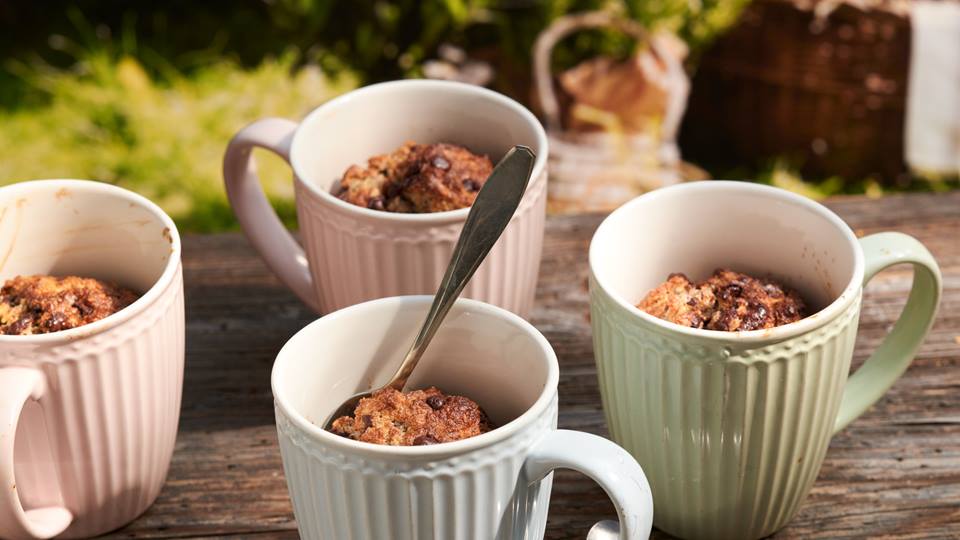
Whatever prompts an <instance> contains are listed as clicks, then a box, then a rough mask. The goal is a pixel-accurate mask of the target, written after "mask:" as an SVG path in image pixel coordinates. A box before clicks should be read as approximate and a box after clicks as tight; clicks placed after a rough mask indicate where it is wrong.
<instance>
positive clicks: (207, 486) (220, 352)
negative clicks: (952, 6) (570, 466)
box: [112, 193, 960, 540]
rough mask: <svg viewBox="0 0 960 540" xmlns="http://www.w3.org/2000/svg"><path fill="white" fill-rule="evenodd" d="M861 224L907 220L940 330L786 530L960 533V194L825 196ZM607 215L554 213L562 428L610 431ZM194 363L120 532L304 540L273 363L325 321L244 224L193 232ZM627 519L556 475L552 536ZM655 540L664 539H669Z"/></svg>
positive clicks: (902, 288) (871, 226)
mask: <svg viewBox="0 0 960 540" xmlns="http://www.w3.org/2000/svg"><path fill="white" fill-rule="evenodd" d="M828 205H829V206H830V207H831V208H833V209H834V210H836V211H837V212H838V213H839V214H840V215H841V216H842V217H843V218H844V219H845V220H847V222H848V223H850V225H851V227H853V228H854V229H855V230H856V231H857V233H858V234H861V235H862V234H870V233H873V232H878V231H881V230H891V229H895V230H900V231H903V232H906V233H908V234H912V235H914V236H916V237H917V238H919V239H920V240H921V241H922V242H924V243H925V244H926V245H927V246H928V247H929V248H930V250H931V252H933V254H934V256H935V257H936V258H937V260H938V261H939V263H940V264H941V266H942V268H943V272H944V284H945V291H944V299H943V303H942V305H941V309H940V314H939V316H938V318H937V321H936V323H935V325H934V329H933V332H932V334H931V336H930V338H929V339H928V341H927V343H926V344H925V345H924V347H923V349H922V350H921V351H920V354H919V355H918V357H917V359H916V360H915V361H914V363H913V365H912V366H911V368H910V369H909V370H908V372H907V374H906V375H905V376H904V378H903V379H902V380H900V381H899V382H898V383H897V384H896V385H895V386H894V387H893V389H892V390H891V391H890V392H889V393H888V394H887V396H886V397H884V398H883V399H882V400H880V402H879V403H878V404H877V405H876V406H875V407H874V408H872V409H871V410H870V411H868V412H867V413H866V414H865V415H864V416H863V417H861V418H860V419H858V420H857V421H856V422H854V423H853V424H852V425H851V426H850V427H848V428H847V429H846V430H844V431H843V432H841V433H840V434H838V435H837V436H836V437H835V438H834V439H833V441H832V443H831V445H830V450H829V452H828V454H827V458H826V461H825V462H824V465H823V468H822V470H821V472H820V476H819V478H818V480H817V483H816V485H815V486H814V488H813V491H812V493H811V495H810V497H809V498H808V499H807V501H806V502H805V504H804V505H803V507H802V509H801V511H800V514H799V515H798V516H797V517H796V518H795V519H794V520H793V522H792V523H791V524H790V526H789V527H788V528H787V529H785V530H784V531H782V532H781V533H779V534H778V535H777V538H791V539H792V538H819V537H831V538H842V537H857V538H861V537H871V538H949V537H954V538H955V537H957V536H958V535H960V193H952V194H945V195H902V196H894V197H887V198H884V199H882V200H876V201H874V200H868V199H865V198H860V197H856V198H842V199H833V200H830V201H828ZM600 219H601V216H596V215H586V216H572V217H552V218H550V219H549V220H548V222H547V236H546V241H545V253H544V261H543V265H542V268H541V278H540V284H539V288H538V297H537V307H536V309H535V311H534V313H533V315H532V319H533V322H534V324H536V326H537V327H538V328H540V329H541V330H542V331H543V332H544V334H545V335H546V336H547V338H548V339H549V340H550V342H551V343H552V344H553V346H554V347H555V348H556V350H557V353H558V356H559V358H560V363H561V380H560V396H561V397H560V425H561V426H562V427H565V428H572V429H581V430H585V431H589V432H592V433H597V434H600V435H607V430H606V426H605V423H604V420H603V412H602V409H601V406H600V398H599V390H598V387H597V381H596V370H595V367H594V363H593V352H592V350H591V342H590V327H589V322H588V320H587V302H588V299H587V291H586V276H587V267H586V258H585V254H586V249H587V246H588V244H589V241H590V236H591V235H592V233H593V230H594V229H595V228H596V226H597V224H598V223H599V222H600ZM184 245H185V254H184V259H185V263H184V264H185V271H186V282H187V319H188V322H187V332H188V338H187V370H186V377H185V383H184V400H183V411H182V419H181V428H180V435H179V438H178V441H177V449H176V453H175V455H174V460H173V464H172V467H171V470H170V476H169V479H168V481H167V484H166V486H165V488H164V490H163V493H162V494H161V495H160V498H159V500H158V501H157V503H156V504H155V505H154V506H153V507H152V508H151V509H150V510H149V511H148V512H147V513H146V514H145V515H144V516H142V517H141V518H140V519H138V520H137V521H136V522H134V523H132V524H131V525H129V526H127V527H126V528H124V529H122V530H120V531H117V532H116V533H114V534H113V535H112V536H114V537H136V538H192V537H215V536H229V535H242V536H256V537H267V538H296V536H297V533H296V524H295V522H294V520H293V516H292V514H291V509H290V503H289V500H288V498H287V491H286V485H285V483H284V479H283V470H282V465H281V462H280V453H279V450H278V448H277V442H276V433H275V431H274V427H273V408H272V398H271V395H270V385H269V373H270V367H271V364H272V361H273V357H274V355H275V353H276V351H277V350H279V348H280V346H281V345H282V344H283V342H284V341H285V340H286V339H288V338H289V337H290V336H291V335H293V334H294V333H295V332H296V331H297V330H298V329H300V328H301V327H302V326H303V325H305V324H306V323H308V322H309V321H311V320H312V319H313V318H314V316H313V314H312V313H310V312H309V310H307V308H306V307H304V306H303V305H302V304H301V303H300V302H299V301H297V300H296V298H294V297H293V295H291V294H290V293H289V292H287V291H286V289H285V288H284V287H283V286H282V285H280V284H279V282H278V281H277V280H276V279H275V278H274V277H273V276H272V275H271V274H270V273H269V272H268V271H267V270H266V268H265V267H264V266H263V264H262V263H261V261H260V260H259V258H257V257H256V256H255V255H254V253H253V252H252V250H251V249H250V247H249V246H248V244H247V243H246V241H245V240H244V239H243V238H242V237H240V236H239V235H235V234H227V235H216V236H194V237H188V238H187V239H186V240H185V242H184ZM909 286H910V271H909V270H908V269H892V270H890V271H888V272H884V273H883V274H881V275H880V276H878V277H877V279H875V280H874V282H873V283H871V284H870V286H869V287H868V288H867V290H866V295H865V300H864V309H863V314H862V318H861V324H860V327H861V331H860V334H859V336H858V339H857V352H856V359H855V363H857V364H859V362H862V361H863V359H864V358H865V357H866V356H867V354H868V353H869V351H871V350H872V349H873V348H874V347H876V345H877V343H878V342H879V341H880V340H881V339H882V338H883V336H884V334H885V332H886V331H887V330H888V328H889V326H890V325H891V324H892V321H893V320H894V319H895V318H896V316H897V314H898V312H899V309H900V307H902V305H903V301H904V298H905V295H906V292H907V291H908V290H909ZM613 516H614V512H613V507H612V505H611V504H610V503H609V502H608V501H607V500H606V497H605V495H604V494H603V492H602V490H600V489H599V488H598V487H596V486H595V485H594V484H593V483H591V482H590V481H589V480H587V479H586V478H585V477H583V476H581V475H579V474H575V473H571V472H560V473H558V474H557V476H556V482H555V488H554V497H553V502H552V505H551V512H550V522H549V528H548V532H547V538H549V539H550V540H567V539H570V540H572V539H578V540H579V539H582V538H583V537H584V536H585V534H586V531H587V530H588V529H589V527H590V526H591V525H592V524H593V523H594V522H595V521H597V520H598V519H608V518H612V517H613ZM656 537H658V538H665V537H666V536H665V535H662V534H659V533H658V534H657V535H656Z"/></svg>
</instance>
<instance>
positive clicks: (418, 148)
mask: <svg viewBox="0 0 960 540" xmlns="http://www.w3.org/2000/svg"><path fill="white" fill-rule="evenodd" d="M491 172H493V162H491V161H490V158H489V157H487V156H484V155H479V154H474V153H473V152H471V151H470V150H469V149H468V148H465V147H463V146H459V145H456V144H449V143H436V144H417V143H415V142H412V141H407V142H406V143H404V145H403V146H401V147H400V148H397V149H396V150H394V151H393V152H390V153H388V154H382V155H378V156H374V157H372V158H370V159H369V160H367V165H366V166H365V167H364V166H360V165H353V166H351V167H350V168H349V169H347V171H346V172H345V173H344V175H343V178H341V179H340V183H339V185H338V186H337V193H336V195H337V197H339V198H340V199H341V200H344V201H347V202H348V203H351V204H354V205H356V206H363V207H365V208H370V209H372V210H385V211H387V212H399V213H428V212H445V211H448V210H456V209H458V208H466V207H468V206H470V205H471V204H473V201H474V200H475V199H476V198H477V193H479V192H480V188H482V187H483V184H484V183H485V182H486V181H487V177H488V176H490V173H491Z"/></svg>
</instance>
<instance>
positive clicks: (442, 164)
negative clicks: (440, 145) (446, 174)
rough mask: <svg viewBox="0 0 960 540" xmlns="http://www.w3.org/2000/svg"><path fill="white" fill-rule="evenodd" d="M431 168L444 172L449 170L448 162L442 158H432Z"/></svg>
mask: <svg viewBox="0 0 960 540" xmlns="http://www.w3.org/2000/svg"><path fill="white" fill-rule="evenodd" d="M433 166H434V167H436V168H438V169H442V170H444V171H445V170H447V169H449V168H450V162H449V161H447V160H446V159H444V158H443V157H442V156H437V157H435V158H433Z"/></svg>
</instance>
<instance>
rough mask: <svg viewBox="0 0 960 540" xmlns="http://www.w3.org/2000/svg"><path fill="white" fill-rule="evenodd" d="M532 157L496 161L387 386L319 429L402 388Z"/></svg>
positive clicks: (515, 199)
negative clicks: (386, 391)
mask: <svg viewBox="0 0 960 540" xmlns="http://www.w3.org/2000/svg"><path fill="white" fill-rule="evenodd" d="M535 159H536V156H535V155H534V153H533V151H532V150H530V149H529V148H527V147H526V146H514V147H513V149H511V150H510V151H509V152H507V155H506V156H504V158H503V159H502V160H500V163H498V164H497V166H496V168H494V169H493V172H492V173H491V174H490V177H489V178H487V181H486V182H485V183H484V184H483V188H482V189H480V193H478V194H477V198H476V200H475V201H474V202H473V205H472V206H471V207H470V213H469V214H467V221H466V223H464V225H463V230H462V231H461V232H460V239H459V240H457V245H456V247H455V248H454V249H453V256H452V257H451V258H450V264H449V266H447V272H446V274H444V276H443V281H442V282H441V283H440V288H439V289H438V290H437V294H436V296H435V297H434V298H433V304H432V305H431V306H430V312H429V313H428V314H427V318H426V320H425V321H423V326H422V327H421V328H420V333H419V334H417V337H416V339H414V340H413V345H411V346H410V350H409V351H407V355H406V357H404V359H403V363H401V364H400V368H399V369H398V370H397V372H396V373H395V374H394V376H393V378H391V379H390V382H388V383H387V384H385V385H383V386H381V387H379V388H374V389H371V390H367V391H366V392H360V393H359V394H356V395H354V396H352V397H350V398H348V399H347V400H346V401H344V402H343V405H340V407H338V408H337V410H336V411H334V412H333V414H332V415H331V416H330V417H329V418H328V419H327V421H326V423H325V424H324V425H325V427H324V429H327V430H330V428H331V427H332V426H333V421H334V420H336V419H337V418H340V417H341V416H353V412H354V410H356V408H357V404H358V403H360V400H361V399H362V398H365V397H368V396H370V395H371V394H373V393H374V392H377V391H379V390H382V389H384V388H394V389H396V390H398V391H402V390H403V387H404V386H405V385H406V384H407V379H409V378H410V374H411V373H413V370H414V368H416V367H417V362H419V361H420V357H421V356H423V351H424V350H425V349H426V348H427V345H428V344H429V343H430V340H431V339H433V335H434V334H435V333H436V332H437V328H439V327H440V323H441V322H442V321H443V318H444V317H446V315H447V312H448V311H450V308H451V307H453V303H454V302H455V301H456V300H457V297H459V296H460V293H461V292H462V291H463V288H464V287H465V286H466V285H467V282H468V281H470V278H471V277H472V276H473V273H474V272H476V270H477V267H478V266H480V263H481V262H483V259H484V258H485V257H486V256H487V253H489V252H490V248H492V247H493V245H494V244H495V243H496V242H497V239H498V238H500V235H501V234H502V233H503V230H504V229H505V228H506V227H507V224H508V223H510V218H511V217H513V213H514V212H515V211H516V210H517V206H519V204H520V199H522V198H523V192H524V191H525V190H526V189H527V183H528V182H529V181H530V175H531V174H532V173H533V162H534V160H535Z"/></svg>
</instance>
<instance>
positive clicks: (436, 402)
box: [427, 396, 444, 411]
mask: <svg viewBox="0 0 960 540" xmlns="http://www.w3.org/2000/svg"><path fill="white" fill-rule="evenodd" d="M443 403H444V399H443V398H442V397H440V396H430V397H428V398H427V405H429V406H430V408H431V409H433V410H435V411H439V410H440V409H441V408H442V407H443Z"/></svg>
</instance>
